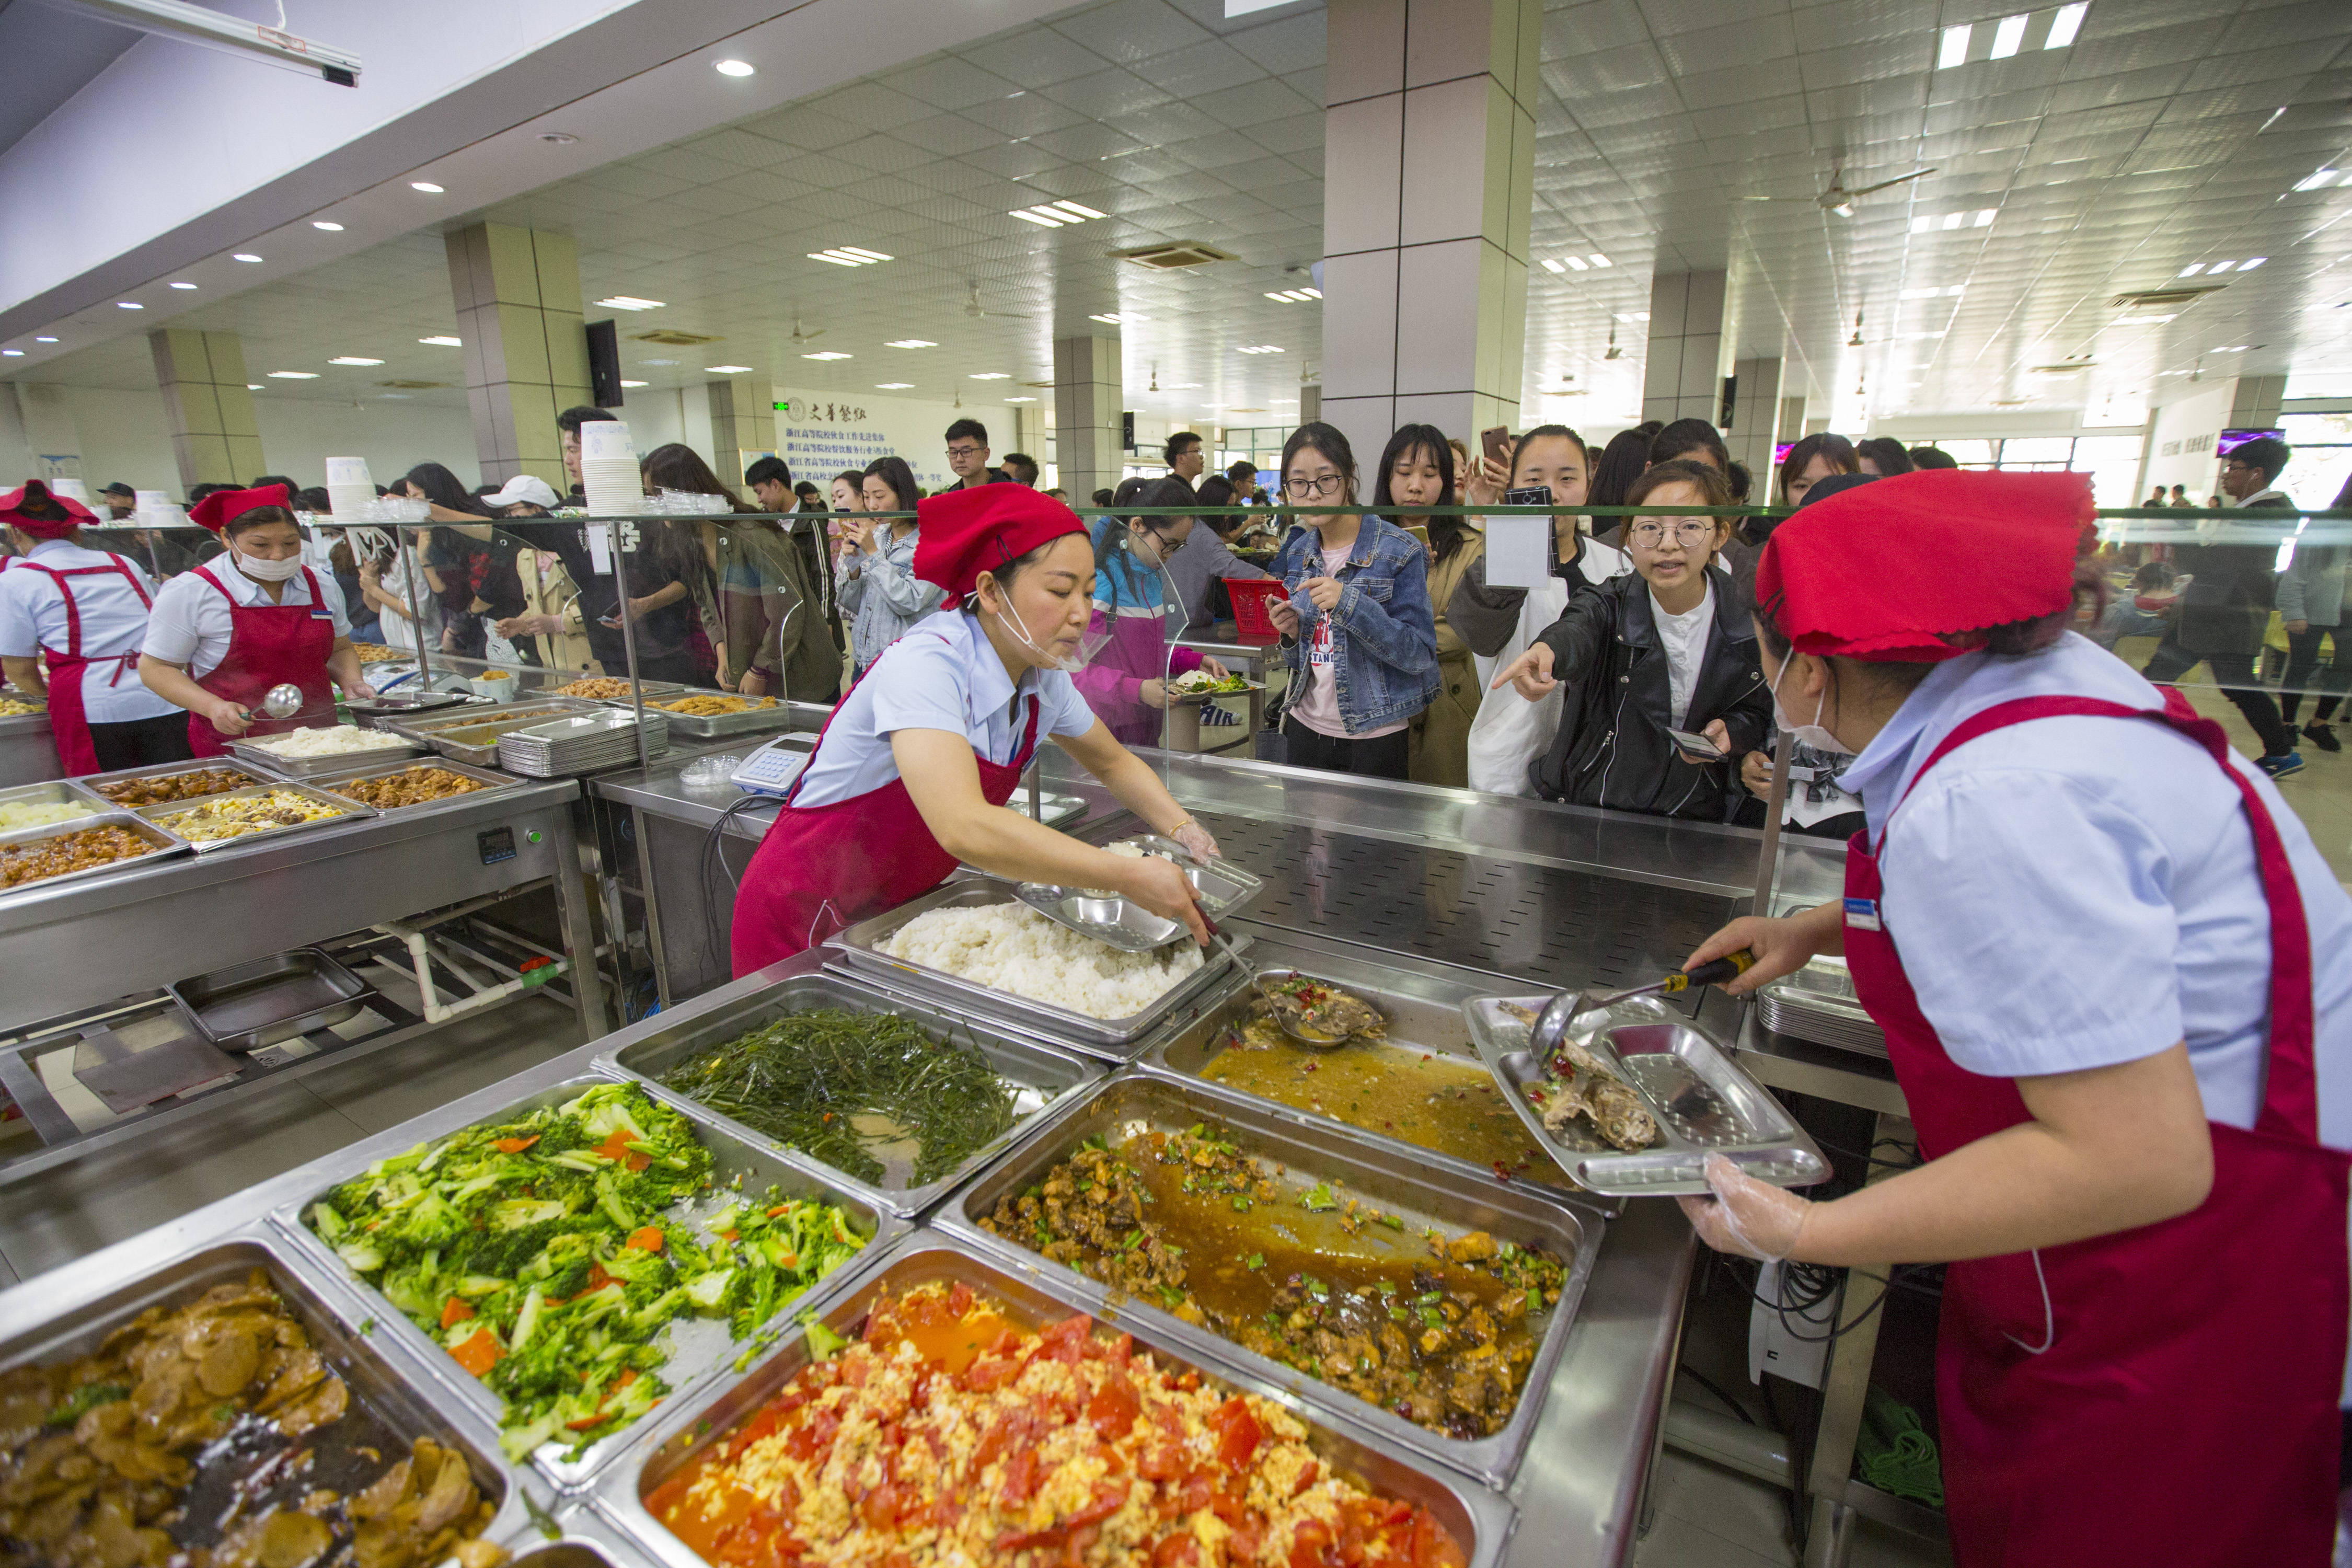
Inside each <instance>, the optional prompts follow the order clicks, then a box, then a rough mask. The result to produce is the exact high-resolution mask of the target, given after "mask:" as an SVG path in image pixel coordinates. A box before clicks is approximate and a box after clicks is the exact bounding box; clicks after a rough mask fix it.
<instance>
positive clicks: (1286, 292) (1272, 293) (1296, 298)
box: [1265, 289, 1323, 305]
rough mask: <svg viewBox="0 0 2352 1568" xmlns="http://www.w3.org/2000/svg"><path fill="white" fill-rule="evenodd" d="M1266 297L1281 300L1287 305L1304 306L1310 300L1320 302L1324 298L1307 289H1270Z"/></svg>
mask: <svg viewBox="0 0 2352 1568" xmlns="http://www.w3.org/2000/svg"><path fill="white" fill-rule="evenodd" d="M1265 297H1266V298H1267V299H1269V300H1281V301H1282V302H1283V303H1285V304H1286V305H1303V304H1305V303H1307V300H1320V299H1321V298H1322V297H1323V296H1322V295H1320V294H1318V293H1313V292H1310V291H1309V290H1307V289H1268V290H1267V291H1266V296H1265Z"/></svg>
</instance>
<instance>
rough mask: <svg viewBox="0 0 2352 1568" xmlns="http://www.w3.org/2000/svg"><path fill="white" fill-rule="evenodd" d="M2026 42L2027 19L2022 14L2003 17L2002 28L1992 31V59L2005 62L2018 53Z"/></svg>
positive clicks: (2001, 20)
mask: <svg viewBox="0 0 2352 1568" xmlns="http://www.w3.org/2000/svg"><path fill="white" fill-rule="evenodd" d="M2024 42H2025V17H2024V16H2023V15H2022V14H2021V15H2018V16H2003V17H2002V18H2001V19H2000V26H1998V27H1995V28H1994V29H1993V30H1992V54H1991V56H1990V58H1993V59H1997V60H2005V59H2007V58H2009V57H2010V56H2011V55H2013V54H2015V53H2017V51H2018V49H2019V47H2021V46H2022V45H2023V44H2024Z"/></svg>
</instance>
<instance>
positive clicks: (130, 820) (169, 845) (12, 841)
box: [0, 796, 210, 900]
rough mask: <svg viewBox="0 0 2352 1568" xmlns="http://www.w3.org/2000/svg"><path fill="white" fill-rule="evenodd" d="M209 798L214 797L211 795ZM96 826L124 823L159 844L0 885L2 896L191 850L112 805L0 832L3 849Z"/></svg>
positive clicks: (59, 885)
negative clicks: (90, 813) (54, 874)
mask: <svg viewBox="0 0 2352 1568" xmlns="http://www.w3.org/2000/svg"><path fill="white" fill-rule="evenodd" d="M206 798H207V799H209V798H210V797H209V796H207V797H206ZM93 827H120V828H122V829H124V830H125V831H127V832H129V833H131V834H134V835H136V836H137V837H141V838H143V839H145V840H146V841H147V842H148V843H150V844H152V845H153V846H154V848H152V849H151V850H149V851H148V852H147V853H146V854H144V855H133V856H131V857H130V858H127V859H122V860H110V861H108V862H107V863H106V864H105V865H103V866H92V867H91V868H89V869H88V870H86V871H68V872H67V873H65V875H63V876H61V877H43V878H41V879H39V880H38V881H33V882H19V883H17V884H16V886H15V887H13V888H0V900H7V899H15V898H22V897H24V896H25V895H26V894H28V893H37V892H46V891H47V890H48V889H51V888H62V887H64V886H65V885H66V884H68V882H86V881H88V880H89V879H91V878H93V877H111V876H113V875H115V874H116V873H117V872H121V871H128V870H131V869H134V868H138V867H142V866H152V865H153V864H154V863H155V862H156V861H158V860H164V859H169V858H172V857H173V856H174V855H184V854H186V853H187V851H188V841H187V840H186V839H184V838H182V837H180V836H179V835H178V834H176V833H173V832H172V831H171V830H170V829H169V828H163V827H158V826H155V824H153V823H152V822H150V821H148V820H147V819H146V818H145V817H143V816H140V815H139V814H138V813H137V812H135V811H124V810H122V809H121V807H120V806H116V807H111V808H110V809H108V810H106V811H103V812H100V813H99V814H98V815H97V816H85V817H83V818H81V819H80V820H79V821H76V822H60V823H57V824H55V825H53V826H48V827H25V828H19V829H18V830H17V831H16V832H14V833H0V849H6V848H10V847H14V846H16V845H18V844H37V843H39V842H40V841H41V840H42V839H44V838H62V837H65V836H66V835H67V834H68V833H84V832H88V831H89V829H90V828H93Z"/></svg>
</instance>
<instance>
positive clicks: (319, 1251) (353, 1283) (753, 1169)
mask: <svg viewBox="0 0 2352 1568" xmlns="http://www.w3.org/2000/svg"><path fill="white" fill-rule="evenodd" d="M615 1081H618V1080H616V1079H613V1078H610V1077H607V1076H605V1075H604V1074H602V1073H598V1074H593V1075H583V1076H582V1077H579V1078H574V1079H565V1080H564V1081H563V1082H562V1083H560V1084H556V1085H554V1086H552V1087H551V1088H548V1089H541V1090H540V1091H539V1092H538V1093H536V1094H530V1095H525V1096H524V1097H523V1098H522V1099H520V1100H516V1101H515V1102H514V1103H513V1104H511V1105H507V1106H503V1107H501V1108H499V1110H497V1111H496V1112H494V1113H493V1114H491V1115H488V1116H485V1117H481V1118H478V1119H477V1120H476V1121H473V1122H470V1123H468V1124H467V1125H468V1126H481V1125H484V1124H489V1125H496V1124H498V1123H499V1122H504V1121H515V1120H518V1119H520V1118H521V1117H524V1116H527V1115H529V1114H530V1112H532V1111H534V1110H538V1109H540V1107H541V1106H545V1105H561V1104H562V1103H563V1102H564V1101H566V1100H573V1099H576V1098H578V1097H579V1096H580V1095H582V1094H583V1093H585V1092H586V1091H587V1090H589V1089H595V1088H598V1087H599V1086H601V1085H604V1084H609V1083H613V1082H615ZM688 1119H689V1120H690V1121H693V1122H694V1123H695V1124H696V1131H697V1135H698V1137H699V1138H700V1139H701V1141H702V1142H703V1143H704V1144H705V1145H706V1146H707V1147H708V1148H709V1150H710V1152H711V1154H712V1156H713V1159H712V1163H711V1173H710V1179H711V1183H712V1186H713V1189H714V1192H723V1191H726V1190H728V1189H729V1188H730V1184H732V1183H733V1182H734V1180H735V1178H736V1177H738V1176H740V1177H741V1178H742V1185H743V1188H744V1190H746V1191H754V1192H764V1191H765V1190H766V1189H767V1188H768V1187H770V1186H771V1185H773V1186H776V1187H779V1188H781V1189H782V1191H783V1193H784V1194H785V1195H786V1196H788V1197H796V1198H806V1199H814V1200H816V1201H819V1202H824V1203H830V1204H835V1205H839V1207H840V1208H841V1209H842V1211H843V1212H844V1213H845V1214H846V1215H849V1218H850V1223H851V1224H852V1225H853V1226H856V1228H857V1229H859V1230H860V1231H862V1232H865V1233H866V1235H868V1236H869V1237H871V1238H872V1239H871V1240H870V1241H869V1242H868V1243H867V1251H868V1252H869V1253H870V1252H872V1251H875V1250H877V1249H878V1248H879V1247H881V1246H883V1245H885V1244H887V1243H888V1242H889V1241H890V1240H892V1239H893V1238H895V1237H898V1236H899V1235H900V1234H902V1233H903V1232H904V1231H905V1230H906V1229H907V1222H906V1221H904V1220H902V1219H900V1218H899V1217H898V1215H894V1214H891V1213H890V1212H889V1211H888V1210H887V1209H882V1208H877V1206H875V1205H871V1204H868V1203H866V1201H865V1200H864V1199H862V1198H860V1197H858V1196H857V1195H856V1194H855V1193H850V1192H845V1191H842V1190H839V1189H837V1188H835V1187H834V1186H833V1185H832V1184H829V1183H827V1182H825V1181H824V1180H823V1179H821V1178H820V1177H818V1176H816V1175H814V1174H813V1173H810V1172H809V1171H807V1170H804V1169H803V1168H802V1167H801V1166H799V1165H796V1164H793V1163H791V1162H789V1161H787V1160H785V1159H783V1158H782V1157H781V1156H780V1155H778V1154H776V1153H774V1152H772V1151H771V1150H768V1149H766V1148H763V1147H761V1146H760V1145H758V1144H755V1143H747V1142H744V1141H743V1140H742V1139H740V1138H738V1137H737V1136H735V1135H734V1134H733V1133H731V1132H729V1131H725V1130H724V1129H722V1128H720V1127H719V1125H718V1122H717V1120H716V1119H715V1118H713V1117H711V1116H710V1115H709V1113H707V1112H698V1113H690V1114H689V1118H688ZM456 1131H463V1129H456V1130H453V1131H452V1132H451V1133H445V1134H442V1135H440V1136H442V1137H447V1136H454V1134H455V1132H456ZM438 1141H439V1138H437V1137H436V1138H435V1139H431V1140H428V1141H427V1142H438ZM360 1174H361V1172H359V1171H352V1172H351V1173H350V1174H349V1175H348V1176H347V1177H346V1178H345V1179H346V1180H356V1179H357V1178H358V1177H359V1175H360ZM333 1185H341V1183H336V1184H333ZM331 1190H332V1186H329V1187H322V1188H321V1189H320V1190H319V1191H318V1192H315V1193H312V1194H310V1195H309V1196H307V1197H304V1198H301V1199H299V1201H297V1202H294V1203H290V1204H287V1205H282V1206H280V1207H279V1208H278V1209H275V1210H273V1211H272V1212H271V1214H270V1215H269V1220H270V1224H271V1225H272V1226H274V1227H276V1228H277V1229H278V1231H280V1232H282V1233H283V1234H285V1235H286V1236H289V1237H292V1243H293V1247H294V1248H295V1250H296V1253H297V1256H299V1257H300V1258H302V1259H303V1260H304V1263H305V1265H306V1266H307V1267H310V1268H314V1269H320V1270H323V1271H324V1272H325V1274H326V1276H327V1278H329V1279H333V1280H335V1281H337V1282H338V1284H340V1285H341V1286H342V1287H343V1288H345V1289H350V1290H352V1292H354V1293H355V1294H357V1295H358V1296H359V1297H360V1299H361V1300H362V1301H363V1302H365V1303H366V1304H367V1305H368V1306H369V1307H370V1308H371V1309H372V1310H373V1312H374V1315H375V1320H376V1329H375V1331H376V1334H377V1336H378V1337H379V1338H382V1337H384V1336H389V1337H390V1338H391V1339H392V1340H393V1341H394V1342H396V1343H397V1344H399V1345H400V1346H401V1347H402V1349H403V1350H404V1352H405V1353H406V1354H408V1355H409V1356H411V1357H413V1358H414V1359H415V1361H416V1363H418V1364H419V1365H421V1366H425V1367H429V1368H430V1369H431V1370H432V1373H433V1375H434V1376H435V1377H436V1378H437V1379H439V1380H440V1381H441V1383H442V1384H444V1385H446V1387H447V1388H448V1389H449V1390H451V1391H452V1392H453V1393H454V1394H455V1395H456V1396H457V1400H458V1401H459V1402H460V1403H461V1404H462V1405H463V1406H464V1407H465V1408H466V1409H467V1411H468V1412H469V1413H470V1414H471V1415H473V1417H474V1418H475V1419H476V1420H477V1421H478V1422H480V1423H482V1425H483V1426H484V1428H485V1429H486V1430H488V1432H490V1433H492V1434H495V1433H496V1432H497V1430H498V1426H499V1417H500V1415H503V1414H504V1413H505V1410H506V1402H505V1401H504V1400H502V1399H500V1398H499V1396H498V1395H497V1394H493V1393H492V1392H491V1391H490V1390H489V1389H488V1387H487V1386H485V1385H484V1384H482V1383H480V1382H479V1381H478V1380H477V1379H476V1378H475V1377H474V1376H473V1375H472V1374H471V1373H467V1371H466V1370H465V1369H464V1368H463V1367H461V1366H459V1365H458V1364H457V1363H456V1362H455V1361H453V1360H451V1359H450V1357H449V1354H448V1352H446V1351H444V1350H443V1349H442V1348H441V1346H440V1344H439V1343H438V1342H436V1341H435V1340H434V1339H433V1338H432V1337H431V1336H429V1335H427V1334H426V1333H425V1332H424V1331H422V1330H420V1329H418V1328H417V1327H416V1325H415V1324H414V1323H412V1322H410V1321H408V1320H407V1319H406V1318H405V1317H404V1316H402V1314H401V1311H400V1310H399V1309H398V1308H397V1307H394V1305H393V1304H392V1303H391V1302H390V1301H388V1300H384V1298H383V1295H382V1294H381V1293H379V1292H378V1291H377V1290H376V1289H375V1287H374V1286H373V1285H371V1284H369V1283H368V1282H367V1281H366V1280H365V1279H361V1278H360V1277H359V1276H358V1275H357V1274H355V1273H353V1272H352V1269H351V1268H350V1266H349V1265H347V1264H346V1263H344V1262H343V1260H342V1258H341V1257H340V1256H338V1255H337V1254H336V1252H335V1250H334V1248H332V1247H329V1246H328V1245H327V1244H326V1242H325V1240H324V1239H323V1238H321V1237H319V1236H318V1235H317V1234H316V1233H314V1232H313V1231H312V1230H311V1229H310V1226H308V1225H305V1224H304V1223H303V1221H302V1215H303V1214H304V1213H305V1212H306V1211H307V1210H308V1209H309V1208H310V1205H311V1204H312V1203H314V1202H315V1201H317V1200H318V1199H320V1198H321V1197H324V1196H325V1195H326V1194H327V1193H328V1192H330V1191H331ZM695 1206H696V1207H697V1208H698V1209H705V1210H711V1211H715V1209H716V1206H717V1205H716V1203H714V1202H713V1201H712V1200H710V1199H703V1200H698V1201H697V1203H696V1205H695ZM865 1261H866V1257H865V1255H863V1254H861V1255H860V1257H859V1258H856V1259H853V1260H852V1261H851V1262H849V1263H847V1264H845V1265H843V1266H842V1267H841V1268H838V1269H836V1270H835V1272H834V1273H833V1275H832V1276H830V1277H829V1278H827V1279H822V1280H820V1281H818V1282H817V1283H816V1284H815V1285H814V1286H812V1287H811V1288H810V1289H807V1290H805V1291H803V1293H802V1294H801V1295H800V1296H798V1297H796V1298H795V1299H793V1301H792V1302H791V1303H789V1304H788V1305H787V1306H786V1307H785V1308H784V1309H783V1310H782V1311H781V1312H780V1313H779V1314H778V1315H777V1317H776V1318H775V1319H774V1320H772V1321H771V1322H769V1323H767V1324H763V1325H761V1329H760V1330H758V1331H754V1334H753V1337H752V1339H751V1341H747V1342H744V1343H743V1344H740V1345H739V1344H736V1343H734V1342H731V1341H730V1339H729V1338H728V1333H727V1326H726V1324H724V1323H723V1322H719V1321H714V1320H709V1319H688V1320H686V1321H681V1322H678V1323H675V1324H672V1325H671V1326H670V1328H669V1330H668V1333H669V1335H670V1343H671V1347H672V1350H671V1354H670V1359H669V1362H668V1363H667V1365H666V1366H664V1367H663V1368H662V1371H661V1375H662V1377H663V1379H664V1380H665V1381H666V1382H667V1383H668V1384H669V1385H670V1393H669V1394H668V1395H667V1400H668V1401H669V1402H672V1403H673V1404H674V1403H675V1402H676V1401H677V1400H678V1399H679V1398H680V1397H681V1396H683V1395H685V1394H689V1393H691V1392H693V1391H695V1390H698V1389H699V1388H700V1387H701V1386H702V1385H703V1384H707V1383H709V1382H713V1381H715V1380H718V1379H719V1378H722V1377H725V1376H727V1375H729V1369H730V1367H731V1366H732V1365H733V1363H735V1362H736V1361H737V1360H738V1359H740V1357H742V1356H743V1355H744V1354H745V1353H746V1352H748V1351H750V1350H751V1347H752V1346H753V1345H755V1344H756V1343H757V1342H759V1340H760V1338H761V1335H762V1334H765V1333H772V1332H773V1331H775V1329H776V1328H777V1327H778V1326H779V1325H781V1324H782V1323H784V1322H787V1321H790V1319H791V1318H792V1317H793V1316H795V1315H797V1314H798V1313H800V1312H803V1311H805V1310H809V1309H810V1308H811V1307H813V1306H814V1307H822V1306H823V1304H824V1301H825V1300H827V1299H828V1297H829V1296H830V1295H831V1294H832V1292H833V1291H834V1290H835V1289H839V1288H840V1287H841V1286H842V1285H843V1284H844V1283H845V1281H846V1279H848V1278H851V1277H854V1276H855V1275H856V1272H857V1271H858V1269H859V1268H861V1266H862V1265H863V1264H864V1263H865ZM636 1439H637V1433H636V1430H635V1428H633V1427H623V1428H622V1429H621V1430H620V1431H618V1432H615V1433H614V1434H613V1435H612V1436H608V1437H604V1438H602V1439H600V1440H599V1441H598V1442H596V1443H595V1444H594V1445H593V1446H592V1447H589V1449H588V1450H587V1451H586V1452H585V1453H583V1454H582V1455H581V1456H580V1457H579V1458H576V1459H574V1458H565V1457H564V1455H565V1452H566V1448H565V1446H564V1445H562V1444H560V1443H546V1444H542V1445H541V1447H540V1448H539V1449H538V1451H537V1452H535V1453H534V1454H532V1455H531V1457H530V1462H531V1465H532V1467H533V1468H536V1469H537V1470H539V1471H540V1473H541V1474H542V1475H544V1476H546V1477H547V1478H548V1479H550V1480H551V1481H553V1482H554V1483H555V1485H556V1486H558V1487H559V1488H561V1489H563V1490H565V1491H567V1492H569V1491H573V1490H577V1489H580V1488H582V1487H583V1486H585V1485H586V1484H587V1483H588V1482H589V1481H590V1480H592V1479H594V1477H595V1476H596V1474H597V1472H598V1471H600V1470H602V1469H603V1468H604V1467H605V1466H606V1465H608V1464H610V1463H612V1462H613V1460H614V1458H615V1457H616V1456H618V1455H619V1454H621V1453H622V1452H624V1451H625V1450H626V1449H627V1448H629V1447H632V1446H633V1445H634V1444H635V1442H636ZM493 1441H495V1437H493Z"/></svg>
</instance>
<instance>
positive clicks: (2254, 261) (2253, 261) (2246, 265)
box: [2238, 256, 2270, 272]
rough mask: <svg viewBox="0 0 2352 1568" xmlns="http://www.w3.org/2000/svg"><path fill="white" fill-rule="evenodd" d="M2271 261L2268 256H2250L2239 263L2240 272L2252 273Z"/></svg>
mask: <svg viewBox="0 0 2352 1568" xmlns="http://www.w3.org/2000/svg"><path fill="white" fill-rule="evenodd" d="M2269 259H2270V258H2269V257H2267V256H2249V257H2247V258H2245V259H2244V260H2243V261H2241V262H2239V263H2238V270H2239V271H2241V272H2252V270H2253V269H2254V268H2257V267H2260V266H2261V265H2262V264H2263V262H2265V261H2268V260H2269Z"/></svg>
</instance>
